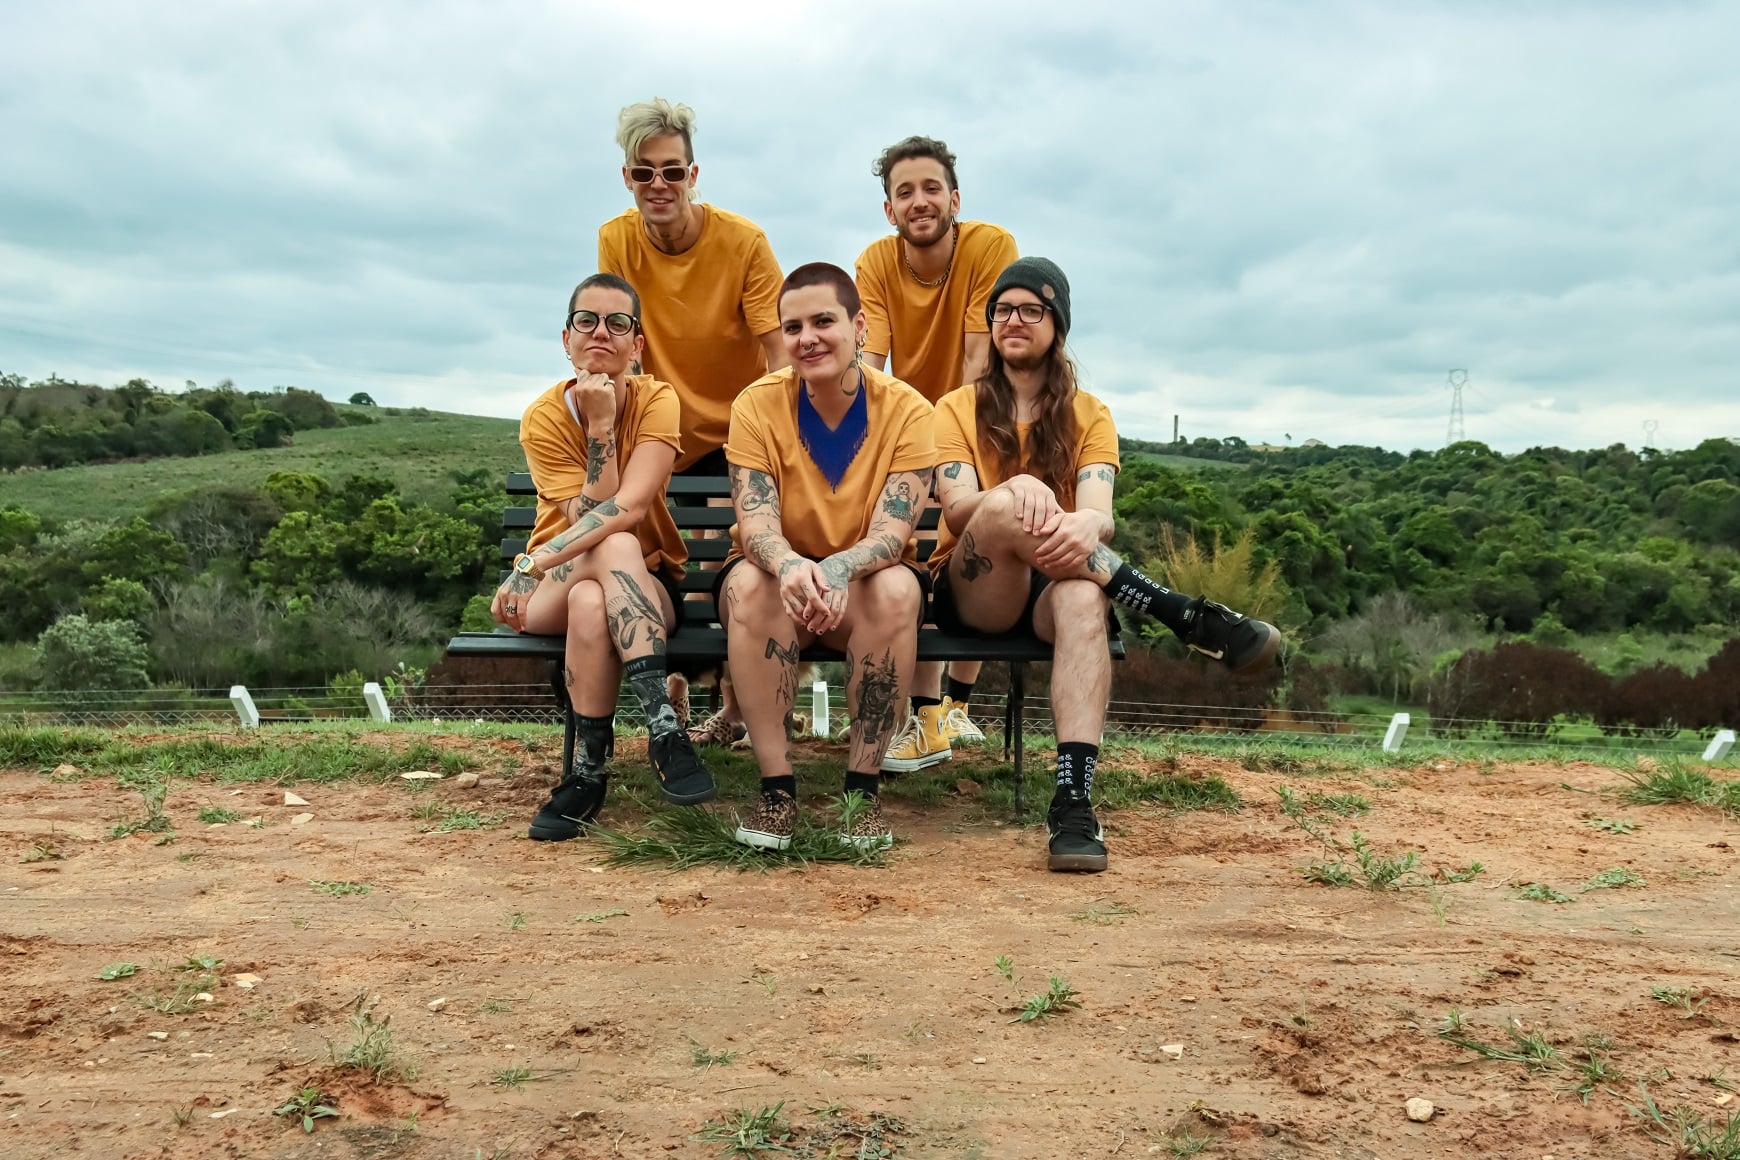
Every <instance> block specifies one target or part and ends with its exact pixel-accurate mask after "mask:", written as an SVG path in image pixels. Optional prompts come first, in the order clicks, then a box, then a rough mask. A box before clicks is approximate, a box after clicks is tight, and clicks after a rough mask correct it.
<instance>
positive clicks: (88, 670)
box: [36, 612, 151, 690]
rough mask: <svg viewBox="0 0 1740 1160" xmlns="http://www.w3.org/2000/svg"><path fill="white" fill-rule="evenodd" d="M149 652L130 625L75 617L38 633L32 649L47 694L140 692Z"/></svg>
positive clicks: (145, 679) (146, 681)
mask: <svg viewBox="0 0 1740 1160" xmlns="http://www.w3.org/2000/svg"><path fill="white" fill-rule="evenodd" d="M150 661H151V652H150V650H149V649H147V648H146V647H145V645H144V642H142V641H141V640H140V639H139V630H138V628H137V627H136V626H135V625H134V624H132V623H131V622H129V621H125V620H107V621H102V622H97V621H93V620H90V619H88V618H86V617H85V616H83V615H81V614H79V613H76V612H75V613H73V614H72V615H71V616H63V617H61V618H60V619H59V620H57V621H55V622H54V623H53V624H52V625H50V626H49V627H47V628H45V629H43V631H42V637H41V639H40V640H38V641H37V644H36V669H37V675H38V678H39V679H40V680H41V682H42V685H43V687H44V688H46V689H61V690H83V689H143V688H146V687H147V686H148V685H150V683H151V680H150V677H149V675H148V674H147V671H146V669H147V666H148V665H149V664H150Z"/></svg>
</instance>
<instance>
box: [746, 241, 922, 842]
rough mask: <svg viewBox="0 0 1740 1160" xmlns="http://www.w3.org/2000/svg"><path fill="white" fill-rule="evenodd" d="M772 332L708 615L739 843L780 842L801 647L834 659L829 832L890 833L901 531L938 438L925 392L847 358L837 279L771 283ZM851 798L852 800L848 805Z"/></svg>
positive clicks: (903, 564)
mask: <svg viewBox="0 0 1740 1160" xmlns="http://www.w3.org/2000/svg"><path fill="white" fill-rule="evenodd" d="M779 319H780V332H781V335H782V337H783V340H784V342H785V348H786V353H787V354H788V355H789V356H790V358H791V363H792V365H791V366H790V367H788V368H786V369H785V370H781V371H775V372H774V373H773V374H770V375H767V376H766V377H765V378H762V379H760V380H759V381H757V382H755V383H752V384H750V385H749V386H748V387H746V388H744V390H743V393H742V394H740V395H738V396H737V401H736V402H735V403H733V404H732V405H731V432H730V435H729V437H728V438H727V439H726V441H725V458H726V459H727V460H728V461H729V463H730V476H731V501H732V505H733V506H734V507H735V508H736V515H737V524H736V526H735V527H734V528H733V529H732V539H733V541H734V542H733V545H732V551H731V554H730V556H729V557H727V559H726V562H725V567H724V568H723V569H721V571H720V573H719V580H718V581H717V583H716V586H715V590H716V591H717V593H718V597H719V623H720V624H722V625H724V626H725V638H726V652H727V655H728V658H729V660H730V664H731V671H732V672H733V673H735V674H736V676H737V696H738V703H739V705H740V706H741V707H742V710H743V721H744V724H746V725H747V726H748V727H749V744H750V747H751V748H752V749H753V750H754V752H755V760H756V764H757V765H758V766H760V769H761V793H760V796H759V798H758V801H757V804H756V808H755V810H754V811H753V813H752V814H751V816H750V817H749V818H748V819H747V820H745V821H744V822H743V823H742V824H741V825H739V826H738V828H737V834H736V836H737V840H738V841H740V842H743V843H745V844H746V845H750V846H757V847H760V848H763V849H776V850H783V849H785V848H787V847H788V846H789V845H790V844H791V839H792V834H793V832H794V830H795V829H796V826H797V781H796V779H795V777H794V774H793V771H792V761H791V750H790V746H789V745H788V744H787V740H786V732H785V729H784V727H783V723H784V718H785V714H786V713H787V712H788V711H789V710H790V709H791V708H792V703H793V701H794V699H795V698H796V695H797V681H798V654H799V652H800V651H801V650H802V649H803V648H804V647H805V646H807V645H809V644H811V643H812V642H814V641H817V640H819V641H821V642H823V643H824V644H826V645H829V646H831V647H833V648H837V649H839V650H840V651H841V652H843V653H844V654H845V657H846V700H847V705H848V709H849V712H850V714H851V719H852V732H851V736H850V739H849V744H848V749H847V760H846V780H845V793H844V795H843V797H844V799H845V800H847V801H848V802H851V803H852V805H853V806H854V807H855V808H851V809H848V810H847V811H846V818H848V819H849V820H844V821H843V822H842V832H841V836H842V837H843V838H844V839H845V840H846V841H848V842H851V843H854V844H856V845H858V846H860V847H863V848H867V849H868V848H879V847H883V846H887V845H888V844H889V843H891V842H892V841H893V837H892V835H891V834H890V833H889V830H888V826H887V824H886V823H885V822H884V821H883V818H882V809H881V802H880V799H879V797H878V796H877V791H878V790H879V789H880V787H881V768H882V755H883V753H884V752H885V751H886V750H887V747H888V738H889V736H890V735H891V734H892V733H893V731H894V724H895V720H896V715H897V714H898V713H899V711H900V710H901V709H902V708H903V702H904V699H905V697H906V695H907V689H908V686H909V684H910V682H911V679H912V665H913V659H914V657H915V655H916V653H917V651H918V626H919V625H920V624H921V623H923V621H924V616H925V606H924V588H925V584H924V574H923V573H922V572H921V571H920V570H919V567H918V558H917V549H916V545H915V544H914V543H913V539H912V531H913V527H914V525H915V524H916V523H917V521H918V513H919V511H920V509H921V508H922V506H923V504H924V501H925V497H926V496H927V495H928V494H929V493H930V483H931V472H932V467H933V465H934V463H935V456H936V447H935V444H934V443H933V442H932V440H931V405H930V404H929V403H928V402H926V401H925V399H924V396H922V395H920V394H919V393H918V392H917V391H915V390H913V389H912V388H911V387H909V386H907V385H906V384H905V383H903V382H901V381H900V380H899V379H897V378H894V377H893V376H892V375H888V374H884V373H883V372H881V371H879V370H876V369H875V368H873V367H867V366H865V365H864V364H863V362H862V361H861V360H860V358H859V348H860V347H861V346H862V344H863V342H864V330H865V322H864V312H863V310H862V308H861V305H860V302H859V299H858V290H857V287H856V286H854V285H853V283H852V277H851V275H849V274H847V273H846V272H845V271H844V270H842V269H840V268H839V267H838V266H833V265H829V264H827V263H825V262H812V263H810V264H809V265H806V266H799V267H798V268H797V269H795V270H793V271H792V272H791V273H790V274H789V275H788V276H787V277H786V279H785V284H784V285H783V286H782V287H781V288H780V294H779ZM854 795H856V797H857V800H856V801H855V802H853V801H852V799H853V797H854Z"/></svg>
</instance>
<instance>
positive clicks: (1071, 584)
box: [1051, 580, 1107, 636]
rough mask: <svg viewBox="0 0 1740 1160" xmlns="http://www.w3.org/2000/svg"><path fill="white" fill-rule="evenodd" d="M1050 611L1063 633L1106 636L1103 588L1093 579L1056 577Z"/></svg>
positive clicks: (1052, 586) (1104, 594)
mask: <svg viewBox="0 0 1740 1160" xmlns="http://www.w3.org/2000/svg"><path fill="white" fill-rule="evenodd" d="M1051 588H1052V594H1051V610H1052V615H1053V617H1054V619H1055V620H1056V621H1057V624H1058V627H1059V629H1060V630H1061V631H1063V632H1069V633H1077V634H1079V633H1092V634H1094V635H1096V636H1103V635H1105V631H1106V605H1107V601H1106V590H1105V589H1104V588H1101V587H1100V586H1099V585H1098V584H1095V583H1094V582H1093V581H1092V580H1056V581H1053V582H1052V585H1051Z"/></svg>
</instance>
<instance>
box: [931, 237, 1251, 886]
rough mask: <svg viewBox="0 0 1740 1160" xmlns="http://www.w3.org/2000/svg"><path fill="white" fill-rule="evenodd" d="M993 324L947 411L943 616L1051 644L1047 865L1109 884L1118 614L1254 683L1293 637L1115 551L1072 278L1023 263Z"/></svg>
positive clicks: (942, 416) (1005, 279) (1103, 428)
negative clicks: (1136, 618) (1184, 590)
mask: <svg viewBox="0 0 1740 1160" xmlns="http://www.w3.org/2000/svg"><path fill="white" fill-rule="evenodd" d="M985 319H986V321H987V322H988V323H989V324H990V327H991V353H990V356H989V360H988V365H987V367H986V369H985V373H984V374H983V375H982V376H981V377H980V378H979V381H978V382H977V383H975V384H974V385H973V386H972V387H971V388H970V389H967V390H961V391H956V392H954V393H953V394H950V395H945V396H944V397H943V399H942V401H941V402H940V403H938V404H937V408H936V418H935V423H934V426H935V437H936V454H937V477H936V483H937V498H938V500H939V501H941V504H942V509H943V522H942V525H941V526H940V527H939V528H938V530H937V545H936V551H935V552H933V553H932V554H931V557H930V561H929V564H930V568H931V572H932V578H933V579H932V608H933V611H934V616H935V619H936V624H937V627H938V628H940V629H942V630H943V631H944V632H947V633H950V634H958V633H966V634H971V633H975V632H976V633H980V634H983V635H986V636H1001V635H1004V634H1009V633H1016V634H1033V635H1036V636H1038V637H1039V638H1040V639H1041V640H1045V641H1049V642H1051V644H1052V646H1053V652H1052V665H1051V712H1052V718H1053V719H1054V720H1055V722H1056V728H1057V742H1058V744H1057V790H1056V793H1055V796H1053V798H1052V801H1051V807H1050V809H1049V810H1048V811H1047V812H1046V819H1045V820H1046V827H1047V829H1048V830H1049V831H1050V849H1049V856H1048V865H1049V867H1050V868H1051V869H1053V870H1081V871H1098V870H1104V869H1105V868H1106V844H1105V835H1104V833H1103V832H1102V831H1101V829H1100V824H1099V819H1098V818H1097V817H1096V816H1095V814H1094V810H1093V800H1092V795H1093V782H1094V766H1095V763H1096V762H1097V760H1098V759H1099V742H1100V735H1101V733H1102V731H1103V729H1104V726H1105V719H1106V704H1107V702H1108V701H1109V699H1110V697H1111V688H1112V665H1111V654H1110V651H1109V649H1108V639H1107V638H1108V633H1110V632H1114V631H1116V630H1117V617H1116V613H1115V611H1114V610H1113V607H1112V606H1113V605H1114V604H1116V605H1122V606H1123V607H1125V608H1128V609H1131V610H1132V611H1135V612H1139V613H1142V614H1143V615H1145V616H1150V617H1153V618H1154V619H1157V620H1159V621H1160V622H1161V623H1162V624H1164V625H1166V626H1167V627H1168V628H1170V629H1172V631H1173V632H1175V633H1177V634H1178V636H1179V638H1180V639H1181V640H1183V642H1184V643H1185V645H1186V646H1187V647H1189V648H1191V649H1193V650H1194V651H1196V652H1199V653H1202V654H1204V655H1206V656H1208V657H1210V658H1212V659H1214V660H1217V661H1219V662H1220V663H1222V664H1224V665H1226V666H1228V667H1229V668H1231V669H1233V670H1234V671H1235V672H1240V673H1249V672H1255V671H1257V670H1259V669H1262V668H1264V667H1265V666H1268V665H1272V664H1273V663H1274V661H1275V655H1276V653H1277V651H1278V650H1279V648H1280V644H1281V635H1280V633H1278V632H1277V631H1276V630H1275V628H1274V626H1273V625H1270V624H1267V623H1265V622H1263V621H1261V620H1254V619H1252V618H1250V617H1247V616H1243V615H1241V614H1239V613H1237V612H1234V611H1232V610H1231V609H1229V608H1226V607H1225V606H1223V605H1220V604H1215V603H1213V602H1212V601H1210V600H1208V599H1207V598H1206V597H1197V598H1196V599H1194V600H1192V599H1190V598H1188V597H1186V596H1183V595H1181V594H1179V593H1176V592H1173V591H1171V590H1169V589H1167V588H1165V587H1163V586H1162V585H1160V584H1158V583H1156V582H1155V581H1154V580H1152V579H1150V578H1149V577H1147V576H1145V575H1143V574H1142V573H1141V571H1139V570H1138V569H1136V568H1135V567H1134V566H1132V565H1131V564H1129V563H1127V562H1126V561H1124V560H1121V559H1119V557H1118V556H1117V554H1116V553H1115V552H1113V551H1112V550H1111V549H1110V548H1108V547H1107V546H1106V541H1108V540H1110V539H1111V538H1112V530H1113V523H1112V483H1113V481H1114V480H1115V479H1116V477H1117V472H1118V433H1117V430H1116V428H1115V427H1114V426H1113V424H1112V415H1111V411H1110V410H1108V409H1107V407H1106V405H1105V404H1104V403H1102V402H1101V401H1100V400H1098V399H1096V398H1094V397H1093V396H1092V395H1090V394H1088V393H1087V392H1086V391H1083V390H1081V389H1080V387H1079V386H1078V385H1077V377H1078V376H1077V372H1076V367H1075V363H1074V361H1073V360H1072V359H1071V358H1070V357H1069V354H1068V353H1067V352H1066V351H1065V349H1064V339H1065V337H1066V336H1067V335H1068V334H1069V327H1070V303H1069V279H1068V278H1066V277H1065V276H1064V273H1063V271H1062V270H1061V269H1059V268H1058V266H1057V264H1056V263H1055V262H1052V261H1049V260H1048V259H1045V258H1032V257H1030V258H1021V259H1019V260H1017V261H1015V262H1012V263H1010V265H1009V266H1008V267H1007V268H1006V269H1004V270H1003V272H1002V273H1001V274H999V275H998V276H997V280H996V282H995V283H994V284H993V286H992V289H991V295H990V298H989V300H988V301H987V302H986V304H985Z"/></svg>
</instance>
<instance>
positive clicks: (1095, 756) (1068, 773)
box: [1057, 741, 1100, 800]
mask: <svg viewBox="0 0 1740 1160" xmlns="http://www.w3.org/2000/svg"><path fill="white" fill-rule="evenodd" d="M1099 759H1100V747H1099V746H1097V745H1089V744H1088V743H1087V742H1086V741H1064V742H1060V743H1059V744H1058V746H1057V796H1058V797H1066V796H1067V797H1075V798H1082V799H1084V800H1085V799H1087V798H1089V797H1092V796H1093V792H1094V764H1095V763H1096V762H1098V761H1099Z"/></svg>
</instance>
